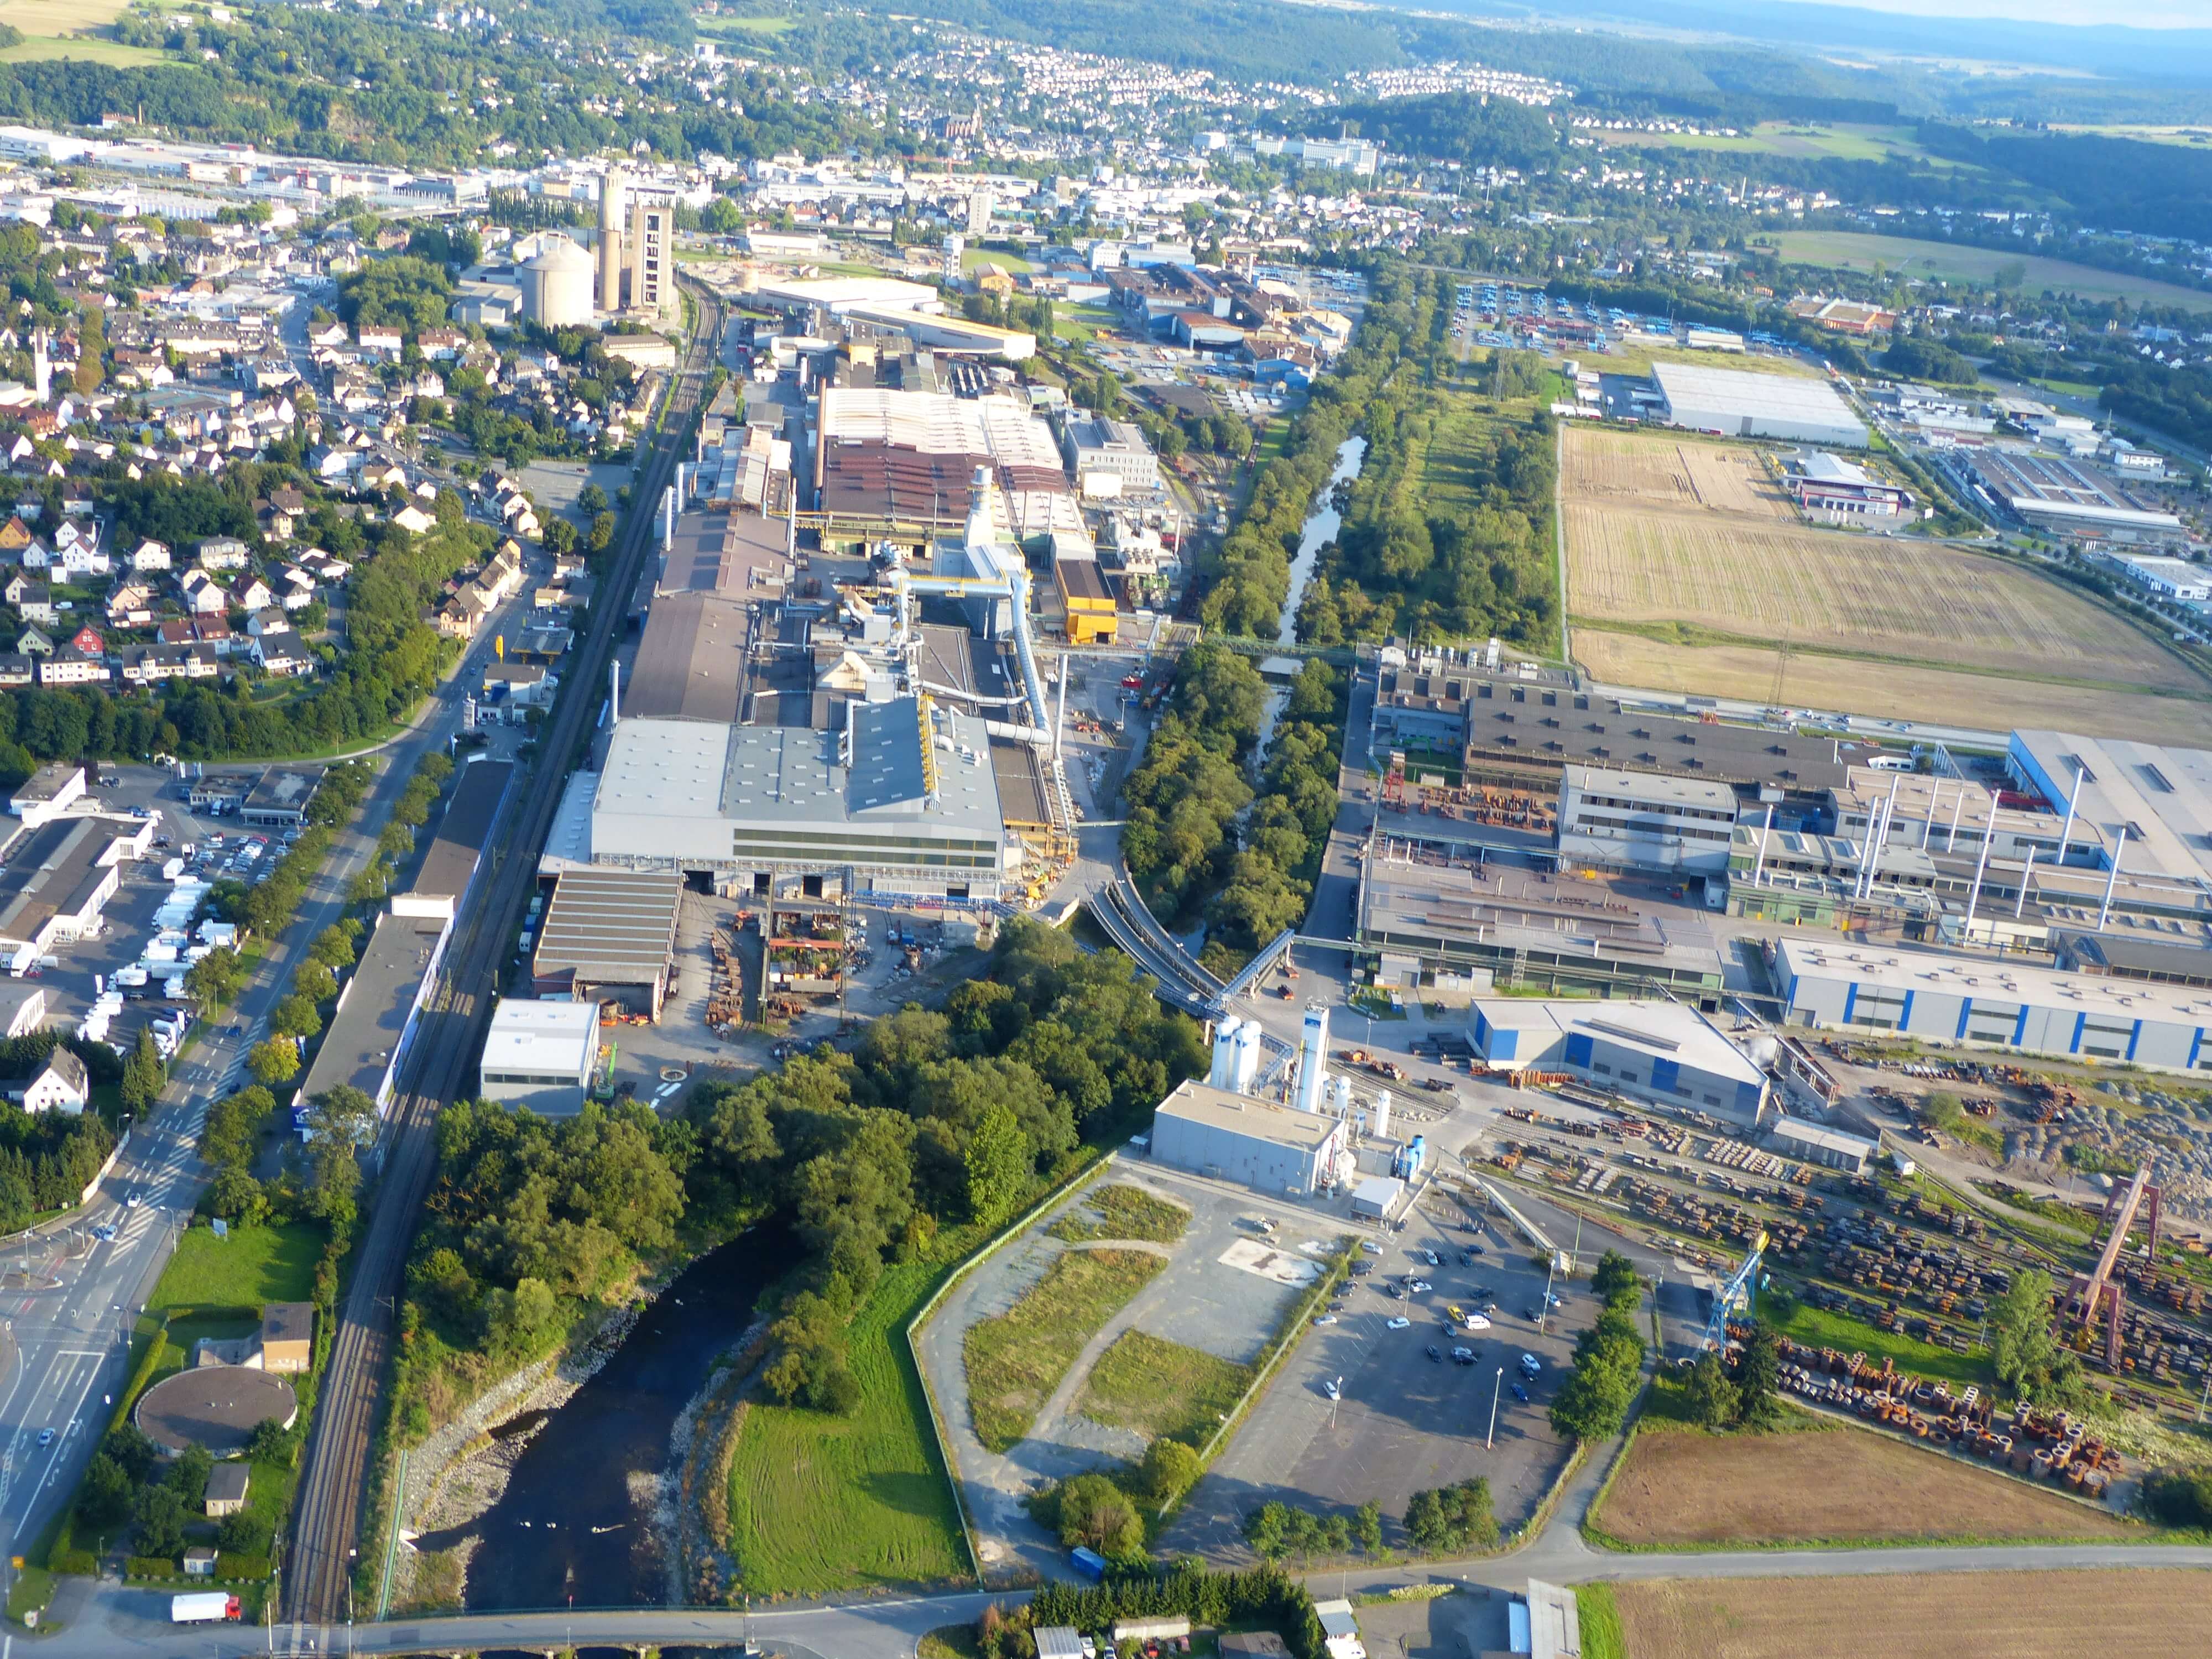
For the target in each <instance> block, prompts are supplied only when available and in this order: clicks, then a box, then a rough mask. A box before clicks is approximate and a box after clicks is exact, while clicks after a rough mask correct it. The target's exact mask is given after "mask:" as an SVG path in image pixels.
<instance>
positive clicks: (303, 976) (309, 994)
mask: <svg viewBox="0 0 2212 1659" xmlns="http://www.w3.org/2000/svg"><path fill="white" fill-rule="evenodd" d="M292 991H293V994H295V996H303V997H305V998H307V1000H308V1001H309V1002H311V1003H316V1002H328V1001H329V1000H331V998H332V997H334V996H336V995H337V991H338V981H337V975H335V974H333V973H332V972H331V970H330V969H328V968H326V967H325V966H324V965H323V964H322V963H319V962H316V961H314V960H313V959H310V960H308V961H306V962H303V963H301V964H300V965H299V967H298V969H296V970H295V971H294V973H293V975H292Z"/></svg>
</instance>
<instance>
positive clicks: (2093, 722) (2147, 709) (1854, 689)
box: [1575, 628, 2212, 749]
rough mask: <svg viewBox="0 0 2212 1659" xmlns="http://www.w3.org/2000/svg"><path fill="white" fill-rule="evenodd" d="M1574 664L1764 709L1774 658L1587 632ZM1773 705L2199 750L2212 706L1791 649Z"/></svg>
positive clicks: (1626, 680)
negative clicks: (2048, 730)
mask: <svg viewBox="0 0 2212 1659" xmlns="http://www.w3.org/2000/svg"><path fill="white" fill-rule="evenodd" d="M1575 658H1576V659H1577V661H1578V662H1580V663H1581V664H1582V665H1583V667H1584V668H1586V669H1588V670H1589V671H1590V673H1591V674H1592V675H1593V676H1595V678H1598V679H1600V680H1602V681H1604V682H1606V683H1607V684H1612V685H1638V686H1645V687H1648V688H1650V690H1656V691H1694V692H1699V693H1701V694H1704V695H1705V696H1716V697H1741V698H1744V699H1746V700H1747V701H1749V702H1766V701H1767V700H1768V696H1769V694H1770V693H1771V691H1772V690H1773V688H1774V659H1775V653H1774V652H1773V651H1771V650H1767V649H1762V648H1760V647H1757V646H1735V645H1726V646H1704V647H1699V648H1698V649H1696V650H1686V649H1684V648H1683V647H1680V646H1679V645H1673V644H1668V643H1666V642H1663V641H1659V640H1653V639H1646V638H1644V637H1643V636H1642V635H1635V634H1613V633H1607V632H1604V631H1602V630H1601V629H1595V628H1581V629H1577V630H1576V632H1575ZM1776 701H1778V702H1782V703H1784V704H1790V705H1795V706H1796V707H1798V708H1838V709H1844V710H1847V711H1849V712H1850V713H1852V714H1875V715H1881V716H1883V717H1885V718H1887V719H1890V720H1933V721H1936V722H1938V723H1942V724H1958V723H1964V724H1966V725H1982V724H1984V723H1986V724H1987V725H1989V726H1996V727H2002V726H2052V727H2055V728H2057V730H2059V731H2062V732H2088V733H2090V734H2092V735H2094V736H2101V737H2124V738H2136V739H2137V740H2138V741H2140V742H2143V743H2178V744H2185V745H2186V746H2187V747H2189V748H2192V749H2197V748H2202V747H2203V743H2204V730H2205V726H2206V725H2207V723H2208V722H2212V705H2207V704H2205V703H2203V702H2196V701H2193V700H2191V699H2190V698H2186V697H2180V696H2172V697H2160V696H2149V695H2147V694H2144V693H2141V692H2127V691H2112V690H2083V689H2082V688H2081V687H2080V686H2075V685H2066V684H2059V683H2057V682H2054V681H2049V680H2028V679H2016V678H2011V677H2008V676H2006V675H2002V674H1997V675H1990V674H1972V673H1960V672H1947V671H1944V670H1942V669H1941V668H1927V667H1905V666H1901V665H1898V664H1896V663H1891V662H1878V661H1869V660H1867V659H1862V658H1857V657H1834V656H1826V655H1821V654H1817V653H1811V652H1803V651H1801V652H1797V653H1795V654H1793V655H1792V656H1791V657H1790V665H1789V668H1788V670H1787V671H1786V672H1785V674H1784V679H1783V690H1782V694H1781V696H1780V697H1779V698H1778V699H1776Z"/></svg>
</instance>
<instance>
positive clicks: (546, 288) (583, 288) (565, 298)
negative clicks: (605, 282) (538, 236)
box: [521, 236, 592, 328]
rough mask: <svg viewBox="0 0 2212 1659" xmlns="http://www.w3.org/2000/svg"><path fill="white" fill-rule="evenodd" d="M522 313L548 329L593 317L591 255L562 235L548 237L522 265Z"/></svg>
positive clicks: (575, 324)
mask: <svg viewBox="0 0 2212 1659" xmlns="http://www.w3.org/2000/svg"><path fill="white" fill-rule="evenodd" d="M521 276H522V314H523V315H524V316H526V317H527V318H529V319H530V320H531V321H532V322H533V323H538V324H542V325H544V326H545V327H547V328H579V327H584V326H586V325H589V324H590V322H591V320H592V256H591V255H590V254H588V253H586V252H584V250H583V249H581V248H580V247H578V246H576V245H575V243H574V242H572V241H570V240H568V238H567V237H565V236H556V237H554V238H552V239H551V240H549V241H548V242H547V243H546V245H545V247H544V251H543V252H540V253H539V254H538V257H537V258H534V259H532V260H531V261H529V262H528V263H527V264H525V265H524V266H523V267H522V272H521Z"/></svg>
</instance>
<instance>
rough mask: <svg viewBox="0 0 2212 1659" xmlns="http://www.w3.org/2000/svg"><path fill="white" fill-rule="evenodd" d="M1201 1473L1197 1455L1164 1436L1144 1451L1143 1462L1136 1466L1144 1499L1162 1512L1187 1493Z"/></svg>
mask: <svg viewBox="0 0 2212 1659" xmlns="http://www.w3.org/2000/svg"><path fill="white" fill-rule="evenodd" d="M1202 1473H1204V1470H1203V1469H1202V1468H1201V1467H1200V1463H1199V1461H1198V1454H1197V1453H1196V1452H1194V1451H1193V1450H1192V1449H1190V1448H1189V1447H1188V1446H1186V1445H1184V1444H1183V1443H1182V1441H1180V1440H1170V1439H1169V1438H1168V1437H1167V1436H1165V1435H1162V1436H1161V1437H1159V1438H1158V1439H1157V1440H1155V1441H1153V1442H1152V1444H1151V1445H1149V1446H1147V1447H1146V1448H1145V1461H1144V1462H1142V1463H1141V1464H1139V1466H1138V1475H1139V1479H1140V1480H1142V1481H1143V1483H1144V1487H1145V1496H1146V1498H1149V1499H1150V1500H1151V1501H1152V1503H1153V1504H1155V1505H1158V1506H1160V1507H1162V1508H1164V1507H1165V1506H1166V1505H1168V1504H1172V1503H1174V1502H1175V1501H1176V1498H1180V1497H1182V1495H1183V1494H1184V1493H1185V1492H1188V1491H1189V1490H1190V1489H1191V1487H1192V1486H1194V1485H1196V1484H1197V1481H1198V1477H1199V1476H1200V1474H1202Z"/></svg>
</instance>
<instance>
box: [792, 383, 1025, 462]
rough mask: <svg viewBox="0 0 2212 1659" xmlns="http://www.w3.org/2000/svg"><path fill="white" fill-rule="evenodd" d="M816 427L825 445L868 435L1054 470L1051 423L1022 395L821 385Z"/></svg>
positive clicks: (933, 451) (931, 451) (924, 449)
mask: <svg viewBox="0 0 2212 1659" xmlns="http://www.w3.org/2000/svg"><path fill="white" fill-rule="evenodd" d="M820 432H821V441H822V447H823V450H824V451H825V452H827V451H828V450H829V449H830V448H832V447H835V446H836V445H838V444H851V443H868V442H875V443H883V444H890V445H893V446H896V447H899V448H903V449H913V450H918V451H920V452H921V453H923V454H925V455H987V456H989V457H990V458H991V459H994V460H995V461H997V462H999V463H1000V465H1006V466H1030V467H1036V468H1039V469H1041V470H1042V471H1049V472H1054V473H1058V472H1060V471H1062V468H1061V464H1060V449H1059V447H1058V446H1057V445H1055V444H1054V442H1053V440H1052V429H1051V428H1049V427H1048V426H1047V425H1046V424H1045V423H1044V422H1043V421H1042V420H1040V419H1039V418H1038V417H1037V416H1036V414H1035V413H1033V412H1032V411H1031V410H1030V406H1029V403H1028V400H1027V399H1026V398H1009V397H1005V396H993V397H988V398H956V397H954V396H953V395H952V394H951V393H950V392H894V391H887V390H884V388H881V387H875V386H870V387H859V386H824V387H823V389H822V404H821V416H820Z"/></svg>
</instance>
